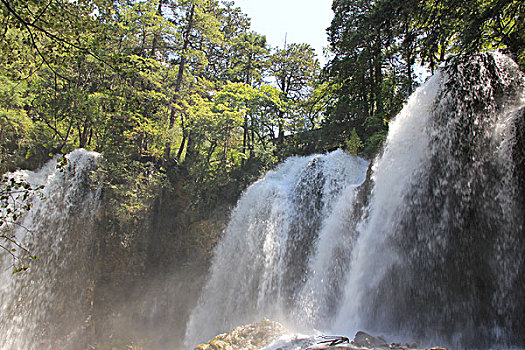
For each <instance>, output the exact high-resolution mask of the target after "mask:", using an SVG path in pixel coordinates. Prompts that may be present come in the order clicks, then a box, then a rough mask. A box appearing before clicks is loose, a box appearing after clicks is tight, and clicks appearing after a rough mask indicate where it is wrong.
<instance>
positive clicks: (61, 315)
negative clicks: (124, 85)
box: [0, 150, 99, 350]
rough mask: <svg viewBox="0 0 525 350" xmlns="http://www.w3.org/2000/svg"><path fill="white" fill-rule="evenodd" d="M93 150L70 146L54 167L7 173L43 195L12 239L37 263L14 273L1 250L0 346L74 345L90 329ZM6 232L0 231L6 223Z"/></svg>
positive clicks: (94, 195) (94, 206) (94, 205)
mask: <svg viewBox="0 0 525 350" xmlns="http://www.w3.org/2000/svg"><path fill="white" fill-rule="evenodd" d="M98 158H99V154H97V153H94V152H87V151H84V150H76V151H74V152H72V153H71V154H69V155H68V156H67V159H68V164H67V165H66V166H65V167H64V168H60V167H59V169H57V162H56V161H50V162H49V163H48V164H47V165H46V166H44V167H43V168H42V169H41V170H39V171H37V172H32V171H19V172H17V173H15V174H12V176H15V177H17V178H20V179H23V180H24V181H26V182H27V183H29V184H31V185H33V186H40V185H43V186H44V188H43V190H42V195H43V196H42V197H38V196H35V197H34V198H32V199H30V200H32V201H33V207H32V208H31V210H30V211H29V212H27V213H26V214H25V215H24V217H23V218H22V219H20V227H19V228H16V231H15V235H16V237H17V240H18V241H19V242H21V243H23V245H24V246H25V247H27V248H28V249H29V250H30V251H31V254H34V255H37V256H38V257H39V259H38V260H34V261H32V262H31V263H30V268H29V269H28V270H27V271H24V272H21V273H19V274H12V272H11V271H12V268H11V267H10V266H11V264H12V260H11V257H10V256H9V255H8V254H5V253H3V254H2V255H1V256H0V258H1V259H2V260H3V263H2V270H1V271H0V308H1V313H0V349H2V350H8V349H13V350H15V349H27V350H29V349H79V348H84V347H83V345H82V337H83V336H84V335H85V332H86V331H87V328H88V327H89V324H90V320H89V310H90V308H91V307H92V305H90V303H89V300H90V295H91V293H93V274H94V271H93V265H94V264H93V260H94V258H95V252H94V249H93V247H94V246H95V244H94V241H95V237H94V235H93V234H92V230H93V226H94V225H93V221H94V219H95V214H96V211H97V209H98V204H99V202H98V197H99V190H98V189H97V187H96V186H94V185H93V183H94V182H93V180H92V179H91V174H92V172H93V170H94V169H95V167H96V163H97V159H98ZM4 229H5V228H4Z"/></svg>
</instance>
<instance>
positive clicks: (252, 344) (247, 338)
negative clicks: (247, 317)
mask: <svg viewBox="0 0 525 350" xmlns="http://www.w3.org/2000/svg"><path fill="white" fill-rule="evenodd" d="M286 333H288V330H287V329H286V328H285V327H284V326H283V325H281V324H280V323H278V322H274V321H270V320H268V319H266V318H265V319H263V320H262V321H261V322H259V323H253V324H249V325H245V326H240V327H237V328H235V329H233V330H232V331H230V332H228V333H224V334H219V335H218V336H216V337H215V338H213V339H211V340H210V341H208V342H207V343H206V344H200V345H199V346H197V347H196V348H195V349H194V350H256V349H261V348H263V347H265V346H267V345H268V344H270V343H271V342H273V341H274V340H276V339H278V338H280V337H281V336H283V335H284V334H286Z"/></svg>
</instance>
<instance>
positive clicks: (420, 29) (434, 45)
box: [325, 0, 525, 155]
mask: <svg viewBox="0 0 525 350" xmlns="http://www.w3.org/2000/svg"><path fill="white" fill-rule="evenodd" d="M333 10H334V13H335V15H334V19H333V21H332V24H331V26H330V28H328V36H329V41H330V49H331V51H332V53H333V55H334V56H333V59H332V60H331V61H330V62H329V64H328V66H327V69H326V73H327V81H328V83H329V84H330V85H331V88H330V90H331V99H330V100H329V103H328V104H327V110H328V118H327V119H326V122H325V127H326V128H330V129H333V130H339V132H343V131H346V130H353V129H354V128H355V129H356V131H357V133H358V134H359V135H360V136H361V139H362V140H363V141H364V142H365V144H366V147H365V148H364V152H365V153H366V154H368V155H371V154H373V153H374V152H376V151H377V149H378V148H379V147H380V145H381V142H382V140H383V139H384V138H385V135H386V132H387V126H388V121H389V120H390V119H391V118H392V117H393V116H395V115H396V114H397V112H398V111H399V110H400V109H401V107H402V105H403V102H404V101H405V100H406V99H407V98H408V96H409V95H410V94H411V93H412V92H413V90H414V88H415V87H416V86H417V83H418V80H417V77H416V75H415V69H416V66H417V65H419V66H425V65H426V66H427V67H428V68H429V70H430V71H431V72H433V71H434V70H435V69H436V67H437V65H438V64H439V62H441V61H443V60H444V59H445V56H446V55H447V54H449V53H465V52H467V53H468V52H475V51H479V50H494V49H501V50H504V51H507V52H508V53H510V54H511V55H513V56H514V58H516V59H517V60H518V62H519V63H520V64H521V66H522V67H523V65H524V64H525V61H523V57H524V53H523V52H524V50H525V41H524V38H525V25H524V23H525V21H524V16H525V5H524V4H523V1H514V0H492V1H486V0H484V1H480V0H467V1H457V0H445V1H421V0H408V1H399V0H381V1H374V2H370V1H350V0H341V1H339V0H338V1H334V3H333Z"/></svg>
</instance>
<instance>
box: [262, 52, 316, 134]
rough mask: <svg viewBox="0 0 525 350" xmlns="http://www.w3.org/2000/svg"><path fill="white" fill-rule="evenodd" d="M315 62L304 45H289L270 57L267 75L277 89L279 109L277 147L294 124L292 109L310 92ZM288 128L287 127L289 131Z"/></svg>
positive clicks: (313, 78) (313, 56)
mask: <svg viewBox="0 0 525 350" xmlns="http://www.w3.org/2000/svg"><path fill="white" fill-rule="evenodd" d="M319 70H320V68H319V62H318V60H317V59H316V56H315V51H314V49H313V48H312V47H311V46H310V45H308V44H291V45H289V46H288V47H286V48H284V49H281V50H277V51H276V52H275V53H274V54H273V55H272V56H271V57H270V72H271V76H272V77H273V78H274V79H275V83H276V85H277V87H278V89H279V90H280V92H281V93H280V95H281V99H282V100H283V103H282V104H281V106H282V107H284V108H281V109H280V110H278V111H276V112H277V121H278V131H277V138H276V141H277V144H282V143H283V140H284V135H285V132H286V131H287V130H290V131H293V126H294V125H295V119H296V118H297V115H296V114H295V106H296V104H298V103H299V102H300V101H302V100H303V99H304V98H305V96H307V95H308V94H309V93H310V92H311V91H312V89H313V85H314V82H315V81H316V79H317V78H318V75H319ZM290 127H291V128H290Z"/></svg>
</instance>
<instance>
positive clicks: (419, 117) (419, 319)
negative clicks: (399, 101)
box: [334, 54, 525, 346]
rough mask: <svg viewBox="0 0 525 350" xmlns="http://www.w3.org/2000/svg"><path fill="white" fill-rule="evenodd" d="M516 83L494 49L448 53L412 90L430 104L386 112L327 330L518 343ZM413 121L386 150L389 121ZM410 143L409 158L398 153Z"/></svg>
mask: <svg viewBox="0 0 525 350" xmlns="http://www.w3.org/2000/svg"><path fill="white" fill-rule="evenodd" d="M524 82H525V81H524V77H523V74H521V73H520V72H519V70H518V68H517V66H516V65H515V64H514V63H513V62H512V61H511V60H510V59H508V58H506V57H504V56H502V55H500V54H480V55H476V56H473V57H462V56H458V57H453V58H451V59H450V60H449V61H448V62H447V63H446V65H445V67H444V68H443V69H442V73H441V74H440V76H437V77H434V78H433V79H432V80H431V81H430V82H428V83H427V85H426V86H424V87H423V88H422V89H420V90H419V92H418V94H421V93H422V92H424V91H427V90H429V89H431V90H434V89H435V88H436V87H437V88H438V90H437V95H435V96H436V97H435V100H434V102H433V103H432V104H431V105H430V106H431V108H430V109H427V108H425V109H426V110H427V111H426V112H423V113H417V114H416V115H412V114H414V109H415V108H418V107H416V106H411V104H410V103H409V105H408V106H407V108H406V109H405V111H404V112H402V114H401V115H400V116H399V117H398V119H397V120H396V122H395V124H394V125H393V126H392V130H391V132H390V134H389V137H388V140H387V143H386V146H385V151H384V153H383V155H382V157H381V159H380V160H379V161H378V163H377V164H376V169H375V175H374V191H373V193H372V198H371V202H370V206H369V208H368V214H369V215H368V219H367V220H365V221H364V222H362V223H360V224H359V225H360V226H359V227H360V230H359V231H360V236H359V241H358V243H357V244H356V249H355V251H354V253H353V261H352V264H351V268H350V270H349V274H348V281H347V286H346V288H345V290H346V300H345V301H344V302H343V304H342V306H341V309H340V312H339V316H338V318H337V319H336V321H335V322H334V328H335V329H338V330H347V331H348V330H354V331H355V330H356V329H357V328H365V329H367V330H370V331H375V332H378V331H380V332H389V333H391V334H397V335H407V336H411V337H417V338H419V339H424V340H425V341H432V340H435V341H439V342H441V343H446V344H453V345H457V344H463V345H467V346H488V345H491V344H516V343H518V344H523V340H524V339H523V329H524V328H523V327H524V326H525V323H524V322H523V311H524V308H523V307H524V304H523V299H522V296H523V294H522V293H524V292H525V289H524V288H523V287H524V286H523V280H521V281H520V278H521V279H522V277H520V276H521V275H522V274H523V257H524V255H523V253H524V249H523V248H524V246H523V244H524V236H523V235H524V232H523V220H524V217H525V214H524V213H525V212H524V210H523V209H524V207H523V197H520V193H519V192H518V187H517V182H516V180H517V179H516V176H515V161H514V159H513V148H514V146H515V142H516V138H515V135H514V134H515V130H514V125H516V120H517V118H518V117H519V116H521V118H522V117H523V114H522V113H521V114H520V113H518V112H517V110H519V108H520V107H521V106H523V104H524V102H525V100H524V97H525V95H524V87H525V84H524ZM416 99H419V98H418V97H417V95H416ZM411 102H414V101H411ZM416 104H417V105H419V104H420V102H417V103H416ZM427 106H428V104H427ZM419 107H421V106H419ZM407 114H408V115H412V116H411V117H408V118H405V117H406V115H407ZM428 116H430V118H427V117H428ZM422 121H424V122H422ZM414 123H418V124H419V125H418V126H417V127H416V128H415V129H413V130H410V135H419V136H418V137H420V138H421V139H424V140H425V141H424V142H422V143H421V144H420V145H419V146H418V147H417V148H414V147H413V145H412V146H411V147H410V148H404V149H399V148H397V147H398V145H399V143H400V142H405V140H404V137H406V136H408V135H398V134H397V130H398V128H402V129H412V127H413V125H414ZM400 136H401V137H402V138H403V139H402V140H400ZM415 149H418V151H417V153H418V154H419V155H417V156H415V157H414V159H413V161H410V162H409V163H404V162H403V161H401V162H400V161H399V159H398V158H399V157H400V156H401V157H405V156H404V155H406V154H407V153H408V152H410V154H414V150H415ZM394 183H395V184H396V185H395V186H396V187H394ZM393 188H399V189H400V191H395V190H394V191H393ZM520 295H521V296H520Z"/></svg>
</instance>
